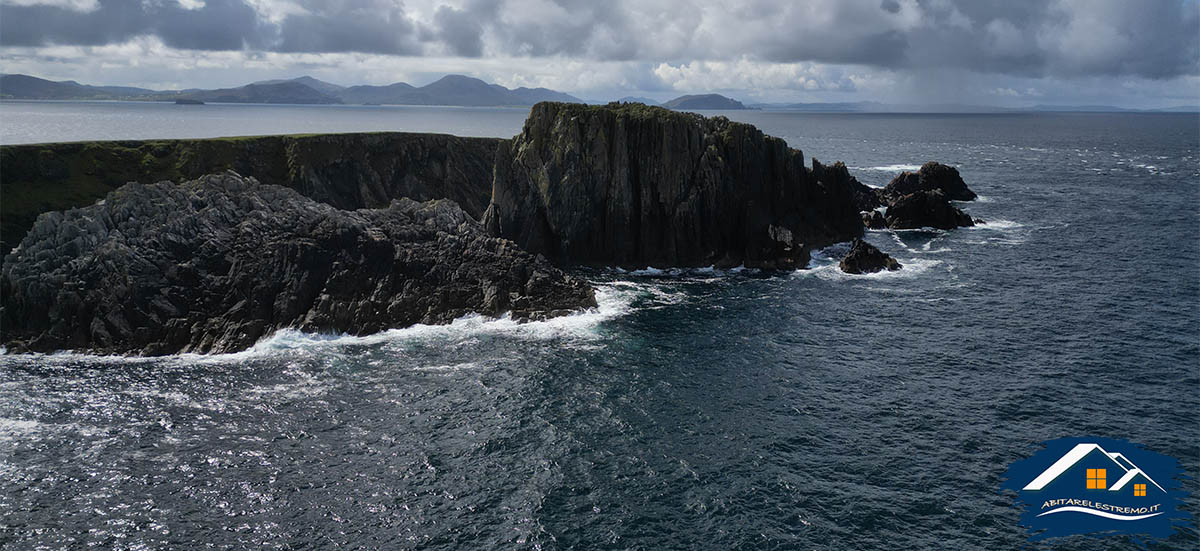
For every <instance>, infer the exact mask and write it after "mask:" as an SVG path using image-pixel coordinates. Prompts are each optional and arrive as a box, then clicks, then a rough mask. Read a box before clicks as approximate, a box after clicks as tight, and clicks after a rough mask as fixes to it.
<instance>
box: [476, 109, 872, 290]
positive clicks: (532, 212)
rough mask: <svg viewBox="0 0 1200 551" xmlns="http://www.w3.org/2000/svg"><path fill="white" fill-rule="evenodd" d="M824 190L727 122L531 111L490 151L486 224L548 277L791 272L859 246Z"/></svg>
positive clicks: (782, 155)
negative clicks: (561, 268) (592, 272)
mask: <svg viewBox="0 0 1200 551" xmlns="http://www.w3.org/2000/svg"><path fill="white" fill-rule="evenodd" d="M822 180H823V179H821V178H818V177H815V176H814V175H813V173H812V171H809V170H808V169H806V168H805V166H804V155H803V153H801V152H800V151H799V150H796V149H791V148H789V147H788V146H787V143H785V142H784V141H783V140H782V139H779V138H774V137H771V136H767V135H764V134H763V133H762V132H760V131H759V130H758V129H756V128H755V127H753V126H751V125H748V124H742V123H737V122H731V121H729V120H728V119H726V118H724V117H713V118H705V117H702V116H700V115H696V114H691V113H680V112H675V111H671V110H668V109H663V108H658V107H648V106H645V105H640V104H617V103H613V104H609V105H606V106H588V105H580V104H565V103H539V104H537V105H535V106H534V107H533V109H532V111H531V113H530V116H529V118H528V119H527V120H526V122H525V127H524V129H523V130H522V132H521V133H520V134H519V135H518V136H516V137H515V138H513V139H512V140H511V141H510V142H502V143H501V144H500V147H499V149H498V150H497V153H496V168H495V177H494V181H493V187H492V203H491V205H490V206H489V207H488V210H487V212H486V213H485V215H484V225H485V226H486V227H487V229H488V231H489V232H490V233H491V234H492V235H496V236H499V237H504V238H506V239H511V240H513V241H515V242H516V243H517V244H518V245H520V246H521V247H522V248H524V249H526V250H528V251H530V252H534V253H541V254H544V255H546V256H547V257H548V258H550V259H551V260H553V261H555V262H556V263H559V264H586V265H601V266H625V267H645V266H681V267H687V266H711V265H716V266H718V267H722V266H727V267H733V266H738V265H745V266H747V267H760V268H768V269H774V268H778V269H794V268H797V267H803V266H805V265H806V264H807V263H808V260H809V251H810V250H811V249H812V248H815V247H822V246H826V245H829V244H832V243H838V242H843V241H849V240H850V239H853V238H855V237H858V236H861V235H862V231H863V227H862V221H861V218H860V216H859V210H858V208H857V206H856V201H855V198H854V194H853V190H852V189H851V187H850V186H848V185H845V184H844V183H842V182H836V181H822Z"/></svg>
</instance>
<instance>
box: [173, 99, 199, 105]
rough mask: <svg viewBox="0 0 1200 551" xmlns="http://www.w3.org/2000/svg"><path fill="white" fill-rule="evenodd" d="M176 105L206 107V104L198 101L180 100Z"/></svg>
mask: <svg viewBox="0 0 1200 551" xmlns="http://www.w3.org/2000/svg"><path fill="white" fill-rule="evenodd" d="M175 105H204V102H203V101H200V100H198V99H189V98H179V99H177V100H175Z"/></svg>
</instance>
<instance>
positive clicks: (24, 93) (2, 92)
mask: <svg viewBox="0 0 1200 551" xmlns="http://www.w3.org/2000/svg"><path fill="white" fill-rule="evenodd" d="M155 93H156V92H155V91H154V90H147V89H145V88H132V87H128V86H88V85H85V84H80V83H78V82H75V81H73V80H63V81H58V82H55V81H52V80H46V79H42V78H37V77H31V76H29V75H4V76H0V98H5V99H117V98H119V97H141V96H148V95H152V94H155Z"/></svg>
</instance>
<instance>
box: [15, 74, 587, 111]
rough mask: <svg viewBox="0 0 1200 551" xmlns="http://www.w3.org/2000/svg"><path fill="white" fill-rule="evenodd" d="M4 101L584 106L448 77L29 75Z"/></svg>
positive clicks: (534, 91)
mask: <svg viewBox="0 0 1200 551" xmlns="http://www.w3.org/2000/svg"><path fill="white" fill-rule="evenodd" d="M0 98H2V99H59V100H68V99H80V100H102V99H108V100H115V99H124V100H148V101H174V100H181V99H183V100H195V101H203V102H218V103H301V104H331V103H350V104H381V105H382V104H391V105H456V106H481V107H483V106H526V105H533V104H535V103H537V102H539V101H564V102H575V103H581V102H582V101H583V100H581V99H579V98H577V97H575V96H572V95H569V94H564V93H562V92H556V91H554V90H550V89H547V88H517V89H515V90H510V89H508V88H505V87H503V86H500V85H498V84H489V83H487V82H484V81H482V80H479V79H477V78H471V77H466V76H462V75H447V76H445V77H442V78H441V79H439V80H438V81H436V82H433V83H431V84H427V85H425V86H421V87H415V86H412V85H410V84H407V83H403V82H397V83H395V84H389V85H387V86H365V85H364V86H349V87H347V86H338V85H337V84H333V83H329V82H325V81H323V80H318V79H315V78H312V77H310V76H303V77H299V78H294V79H286V80H264V81H260V82H255V83H251V84H247V85H245V86H239V87H237V88H221V89H217V90H197V89H189V90H148V89H145V88H129V87H120V86H88V85H84V84H79V83H78V82H75V81H72V80H68V81H61V82H54V81H49V80H45V79H40V78H37V77H31V76H28V75H3V76H0Z"/></svg>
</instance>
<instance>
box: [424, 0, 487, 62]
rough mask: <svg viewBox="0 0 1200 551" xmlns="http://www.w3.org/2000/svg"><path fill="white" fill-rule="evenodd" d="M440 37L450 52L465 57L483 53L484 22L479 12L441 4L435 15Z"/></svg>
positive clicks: (434, 20) (477, 55)
mask: <svg viewBox="0 0 1200 551" xmlns="http://www.w3.org/2000/svg"><path fill="white" fill-rule="evenodd" d="M433 22H434V24H435V25H436V26H437V30H438V37H439V38H440V39H441V40H442V41H443V42H445V43H446V46H447V47H448V48H449V49H450V52H451V53H453V54H455V55H460V56H463V57H479V56H481V55H483V23H482V22H481V20H480V17H479V14H478V13H471V12H469V11H465V10H457V9H454V8H452V7H450V6H441V7H439V8H438V10H437V13H436V14H435V15H434V17H433Z"/></svg>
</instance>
